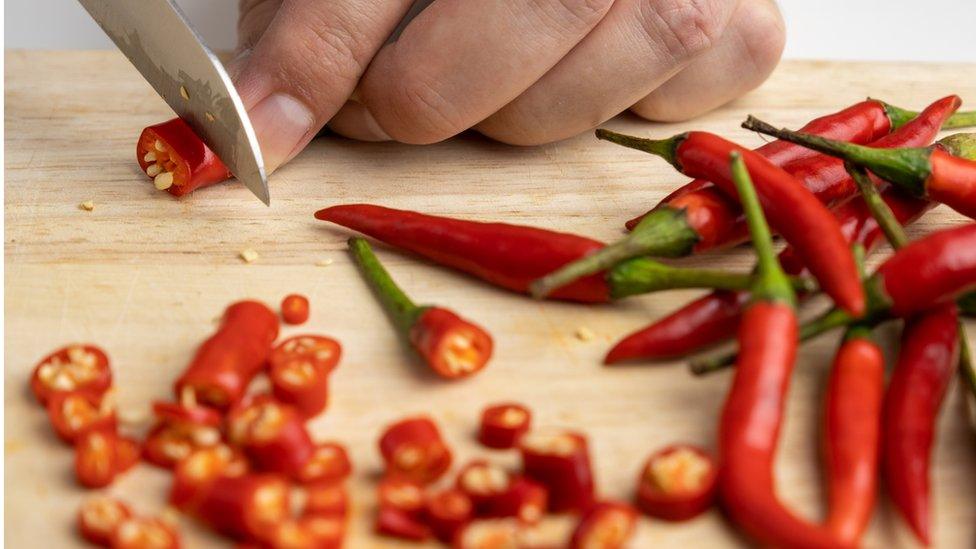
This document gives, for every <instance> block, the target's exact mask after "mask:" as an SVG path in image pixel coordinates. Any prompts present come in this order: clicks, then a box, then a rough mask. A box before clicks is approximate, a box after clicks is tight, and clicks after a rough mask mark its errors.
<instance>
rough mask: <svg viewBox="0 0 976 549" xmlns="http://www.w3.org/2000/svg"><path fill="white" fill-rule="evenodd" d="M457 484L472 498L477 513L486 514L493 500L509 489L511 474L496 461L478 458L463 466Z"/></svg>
mask: <svg viewBox="0 0 976 549" xmlns="http://www.w3.org/2000/svg"><path fill="white" fill-rule="evenodd" d="M456 484H457V488H458V489H459V490H461V491H462V492H464V493H465V494H466V495H467V496H468V497H469V498H470V499H471V502H472V503H473V504H474V507H475V514H477V515H479V516H484V515H485V514H486V508H487V507H488V505H489V504H490V503H491V502H492V500H494V499H495V498H497V497H498V496H500V495H501V494H504V493H505V492H506V491H507V490H508V488H509V486H510V485H511V475H509V473H508V471H506V470H505V469H504V468H502V467H500V466H498V465H496V464H494V463H490V462H488V461H486V460H483V459H478V460H474V461H472V462H470V463H468V464H467V465H465V466H464V467H462V468H461V470H460V471H459V472H458V476H457V483H456Z"/></svg>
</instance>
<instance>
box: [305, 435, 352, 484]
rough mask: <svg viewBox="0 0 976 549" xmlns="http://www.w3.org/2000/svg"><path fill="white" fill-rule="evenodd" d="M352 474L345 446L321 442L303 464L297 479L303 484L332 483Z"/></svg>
mask: <svg viewBox="0 0 976 549" xmlns="http://www.w3.org/2000/svg"><path fill="white" fill-rule="evenodd" d="M351 473H352V462H351V461H350V460H349V454H348V453H346V448H345V446H343V445H341V444H339V443H338V442H321V443H319V445H318V446H316V447H315V452H314V453H313V454H312V457H310V458H309V459H308V461H306V462H305V464H304V465H303V466H302V469H301V471H300V473H299V475H298V479H299V480H300V481H301V482H305V483H321V482H326V483H332V482H336V481H340V480H343V479H345V478H346V477H348V476H349V475H350V474H351Z"/></svg>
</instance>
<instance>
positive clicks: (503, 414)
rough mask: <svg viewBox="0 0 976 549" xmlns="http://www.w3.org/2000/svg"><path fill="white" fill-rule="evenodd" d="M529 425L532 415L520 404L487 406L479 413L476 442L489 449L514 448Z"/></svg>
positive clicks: (508, 403)
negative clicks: (479, 419) (479, 422)
mask: <svg viewBox="0 0 976 549" xmlns="http://www.w3.org/2000/svg"><path fill="white" fill-rule="evenodd" d="M531 424H532V413H531V412H530V411H529V409H528V408H526V407H525V406H522V405H521V404H517V403H514V402H506V403H502V404H495V405H492V406H489V407H487V408H485V409H484V410H482V412H481V425H480V426H479V428H478V442H480V443H481V444H483V445H485V446H487V447H489V448H497V449H506V448H514V447H516V445H517V444H518V440H519V438H520V437H521V436H522V435H524V434H525V433H526V432H528V430H529V427H530V426H531Z"/></svg>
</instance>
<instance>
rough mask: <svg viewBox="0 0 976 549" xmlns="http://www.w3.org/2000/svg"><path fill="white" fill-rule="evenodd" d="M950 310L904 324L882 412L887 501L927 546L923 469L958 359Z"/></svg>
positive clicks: (927, 509)
mask: <svg viewBox="0 0 976 549" xmlns="http://www.w3.org/2000/svg"><path fill="white" fill-rule="evenodd" d="M957 329H958V315H957V310H956V305H955V304H953V303H948V304H945V305H942V306H940V307H937V308H935V309H932V310H931V311H928V312H925V313H921V314H919V315H918V316H916V317H913V318H911V319H909V320H908V321H907V322H906V324H905V328H904V331H903V332H902V337H901V348H900V350H899V352H898V362H897V364H896V365H895V369H894V372H893V373H892V376H891V380H890V381H889V382H888V390H887V392H886V393H885V396H884V410H883V412H882V414H883V416H882V418H883V419H882V437H881V439H882V444H883V446H882V452H881V457H882V469H881V470H882V475H883V477H884V481H885V486H886V488H887V490H888V495H889V496H890V497H891V500H892V502H894V504H895V508H897V509H898V511H899V512H900V513H901V515H902V516H903V517H904V518H905V520H906V521H907V522H908V524H909V525H910V526H911V528H912V530H913V531H914V532H915V534H916V535H917V536H918V538H919V539H920V540H921V541H922V542H923V543H925V544H926V545H928V544H929V543H930V541H931V539H930V538H931V534H930V532H931V517H930V513H931V509H930V506H931V503H930V497H931V487H930V484H929V467H930V460H931V457H932V445H933V441H934V438H935V420H936V417H937V416H938V413H939V408H940V407H941V405H942V400H943V397H944V396H945V392H946V389H947V388H948V386H949V382H950V381H951V380H952V376H953V374H954V373H955V369H956V363H957V359H958V353H959V337H958V336H959V334H958V331H957Z"/></svg>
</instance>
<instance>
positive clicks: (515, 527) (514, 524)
mask: <svg viewBox="0 0 976 549" xmlns="http://www.w3.org/2000/svg"><path fill="white" fill-rule="evenodd" d="M519 530H520V525H519V522H518V520H517V519H481V520H475V521H472V522H469V523H468V524H466V525H465V526H464V528H462V529H461V531H459V532H458V533H457V536H456V537H455V538H454V544H453V547H454V549H520V545H519Z"/></svg>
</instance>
